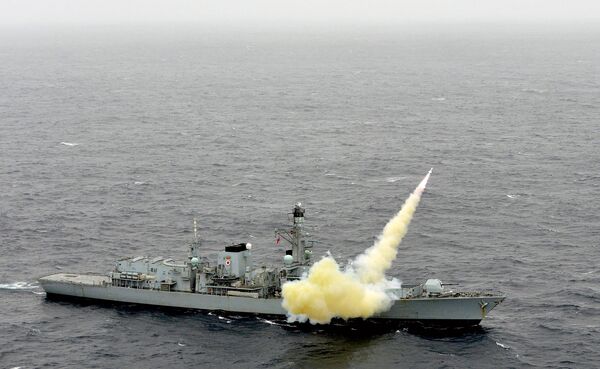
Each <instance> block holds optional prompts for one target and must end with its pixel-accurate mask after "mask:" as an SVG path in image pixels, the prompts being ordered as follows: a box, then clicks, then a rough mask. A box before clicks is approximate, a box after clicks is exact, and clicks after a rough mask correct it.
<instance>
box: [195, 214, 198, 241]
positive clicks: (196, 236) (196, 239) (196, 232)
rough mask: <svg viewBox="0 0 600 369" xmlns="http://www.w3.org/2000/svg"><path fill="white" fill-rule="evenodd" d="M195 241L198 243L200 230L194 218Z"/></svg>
mask: <svg viewBox="0 0 600 369" xmlns="http://www.w3.org/2000/svg"><path fill="white" fill-rule="evenodd" d="M194 241H196V242H197V241H198V228H197V225H196V218H194Z"/></svg>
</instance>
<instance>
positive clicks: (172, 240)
mask: <svg viewBox="0 0 600 369" xmlns="http://www.w3.org/2000/svg"><path fill="white" fill-rule="evenodd" d="M599 135H600V32H598V30H597V29H596V30H585V29H579V30H570V29H568V28H566V27H564V28H561V29H560V30H554V31H535V30H533V31H532V30H526V29H525V30H520V29H505V30H501V29H496V30H495V31H494V32H487V31H485V30H484V29H482V30H480V31H474V30H471V31H456V30H438V31H435V30H430V31H423V30H412V31H406V30H404V31H403V30H391V29H388V30H366V29H362V30H347V31H344V32H342V31H334V30H331V29H330V30H328V31H323V32H318V31H316V30H311V31H306V32H304V31H302V30H299V29H296V30H294V31H292V30H287V31H277V30H272V31H268V30H263V31H249V30H247V29H242V28H240V29H237V30H236V29H230V30H227V31H226V30H214V29H212V30H209V29H200V28H193V27H179V28H174V27H171V28H169V27H166V26H156V27H153V26H152V27H151V26H147V27H143V26H139V27H132V28H123V27H96V28H85V27H80V28H48V29H33V28H30V29H17V28H2V29H1V32H0V189H1V191H0V308H1V312H0V367H1V368H12V367H21V368H117V367H122V368H150V367H159V368H160V367H169V368H191V367H201V368H271V367H272V368H318V367H330V368H345V367H351V368H388V367H397V368H404V367H406V368H409V367H410V368H415V367H419V368H421V367H422V368H442V367H444V368H455V367H459V368H464V367H468V368H498V367H516V368H522V367H523V368H528V367H565V368H593V367H598V366H600V351H599V350H598V348H599V347H600V265H599V263H600V251H599V245H600V212H599V207H600V140H599ZM431 167H434V172H433V175H432V177H431V180H430V182H429V188H428V190H427V191H426V193H425V195H424V197H423V200H422V202H421V205H420V207H419V209H418V210H417V213H416V216H415V218H414V220H413V223H412V224H411V227H410V230H409V233H408V235H407V237H406V238H405V239H404V241H403V243H402V244H401V246H400V252H399V257H398V260H397V261H396V262H395V264H394V267H393V269H392V270H391V271H390V273H389V274H390V275H393V276H396V277H398V278H400V279H401V280H403V281H405V282H414V281H424V280H425V279H426V278H430V277H431V278H433V277H435V278H440V279H442V280H443V281H444V282H448V283H460V287H461V288H464V289H492V290H498V291H501V292H503V293H505V294H506V295H507V299H506V300H505V301H504V303H502V304H501V305H500V306H498V307H497V308H496V309H495V310H494V311H493V312H492V313H491V314H490V316H489V317H488V318H487V319H485V320H484V321H483V322H482V329H480V330H477V331H469V332H462V333H459V334H444V333H439V332H438V333H436V332H433V333H431V332H430V333H423V332H412V331H410V330H405V329H399V330H396V329H392V330H387V331H385V330H384V331H383V332H379V331H378V332H367V331H365V332H362V331H360V330H345V329H341V330H336V329H330V328H327V327H317V328H313V329H298V328H296V327H288V326H287V325H285V324H279V323H278V322H271V321H269V320H265V319H261V318H255V317H238V316H235V315H233V316H219V315H218V314H206V313H199V312H170V311H161V310H156V309H145V308H136V307H129V306H125V307H123V306H120V307H110V306H99V305H94V304H92V305H85V304H74V303H68V302H55V301H48V300H46V299H45V295H44V293H43V291H42V290H41V288H40V287H39V285H38V283H37V282H36V280H37V278H39V277H41V276H44V275H47V274H51V273H56V272H60V271H64V272H66V271H72V272H89V271H94V272H100V273H105V272H108V271H109V270H111V269H112V266H113V262H114V261H115V260H116V259H117V258H119V257H122V256H130V255H131V256H133V255H157V256H171V257H175V258H183V257H184V256H185V255H186V250H187V246H186V243H187V242H188V241H189V240H191V238H192V231H191V229H192V219H193V218H194V217H197V218H198V219H199V224H200V233H201V236H202V239H203V240H204V246H203V247H204V252H205V255H213V254H215V253H216V252H217V251H218V250H220V249H221V248H222V247H223V246H224V245H226V244H229V243H231V242H252V244H253V245H254V248H253V253H254V258H255V263H256V264H259V265H260V264H262V263H265V264H266V263H279V262H280V260H281V257H282V251H281V248H280V247H277V246H275V244H274V235H273V230H274V228H276V227H280V226H282V225H284V224H286V223H287V215H286V214H287V213H288V212H289V211H290V209H291V206H292V205H293V204H294V203H295V202H297V201H302V202H303V204H304V205H305V206H306V209H307V210H306V217H307V218H306V225H307V226H308V227H309V228H310V231H311V233H312V235H313V237H314V238H315V239H318V240H320V241H321V243H320V244H318V247H317V252H316V254H317V255H324V254H325V252H326V251H327V250H330V251H331V253H332V254H333V255H334V256H335V257H336V258H337V260H338V261H340V262H342V263H345V262H346V261H347V260H348V259H350V258H352V257H354V256H356V255H358V254H359V253H360V252H361V251H362V250H364V249H365V248H367V247H368V246H370V245H371V244H372V243H373V240H374V238H375V237H376V236H377V234H378V233H379V232H380V231H381V229H382V227H383V226H384V225H385V223H386V221H387V220H388V219H389V218H390V217H391V216H392V215H393V214H394V213H395V212H396V211H397V210H398V209H399V208H400V206H401V204H402V202H403V201H404V199H405V198H406V197H407V196H408V194H409V193H410V192H411V191H412V190H413V189H414V187H415V186H416V185H417V184H418V182H419V181H420V179H421V178H422V177H423V176H424V175H425V174H426V173H427V171H428V170H429V168H431Z"/></svg>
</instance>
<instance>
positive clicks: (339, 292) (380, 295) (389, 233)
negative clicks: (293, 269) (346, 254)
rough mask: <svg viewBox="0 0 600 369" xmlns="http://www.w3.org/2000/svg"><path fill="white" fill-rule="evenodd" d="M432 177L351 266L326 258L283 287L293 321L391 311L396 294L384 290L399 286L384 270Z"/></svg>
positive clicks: (426, 178) (361, 315)
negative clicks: (346, 268) (346, 267)
mask: <svg viewBox="0 0 600 369" xmlns="http://www.w3.org/2000/svg"><path fill="white" fill-rule="evenodd" d="M430 175H431V170H430V171H429V173H427V175H426V176H425V178H424V179H423V180H422V181H421V183H419V185H418V186H417V188H416V189H415V191H414V192H413V193H412V194H411V195H410V196H409V198H408V199H407V200H406V201H405V202H404V205H402V208H401V209H400V211H399V212H398V213H397V214H396V215H395V216H394V217H393V218H392V219H391V220H390V221H389V222H388V223H387V224H386V226H385V228H384V229H383V232H382V234H381V236H380V237H379V239H378V241H377V242H376V243H375V244H374V245H373V246H372V247H370V248H368V249H367V250H366V251H365V252H364V253H363V254H361V255H359V256H358V257H357V258H356V260H355V261H354V263H352V267H353V268H349V269H348V270H346V271H342V270H340V267H339V265H338V264H337V262H336V261H335V260H334V259H333V257H331V256H330V255H328V256H326V257H324V258H323V259H321V260H320V261H318V262H317V263H315V264H314V265H313V266H312V267H311V268H310V270H309V272H308V275H307V276H306V277H305V278H302V279H301V280H298V281H291V282H287V283H285V284H284V285H283V287H282V295H283V302H282V306H283V307H284V308H285V309H286V310H287V311H288V313H289V316H290V320H291V321H305V320H307V319H308V320H310V322H311V323H313V324H314V323H321V324H325V323H329V322H330V321H331V319H332V318H334V317H340V318H343V319H349V318H358V317H361V318H368V317H371V316H373V315H375V314H377V313H380V312H383V311H386V310H388V309H389V308H390V307H391V305H392V303H393V299H394V296H393V295H391V293H389V292H388V290H389V289H390V288H392V287H397V285H395V284H397V282H396V281H394V280H388V279H386V278H385V272H386V271H387V270H388V269H389V268H390V267H391V265H392V262H393V261H394V259H395V258H396V254H397V249H398V245H399V244H400V242H401V241H402V238H403V237H404V235H405V234H406V232H407V229H408V224H409V223H410V220H411V219H412V216H413V214H414V212H415V210H416V208H417V205H418V204H419V200H420V198H421V194H422V193H423V191H424V190H425V186H426V185H427V180H428V179H429V176H430ZM394 285H395V286H394Z"/></svg>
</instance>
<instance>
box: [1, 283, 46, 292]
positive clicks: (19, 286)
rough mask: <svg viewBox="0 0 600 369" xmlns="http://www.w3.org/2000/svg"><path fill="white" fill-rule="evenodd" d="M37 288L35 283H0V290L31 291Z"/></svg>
mask: <svg viewBox="0 0 600 369" xmlns="http://www.w3.org/2000/svg"><path fill="white" fill-rule="evenodd" d="M35 288H38V285H37V283H29V282H13V283H0V290H32V289H35Z"/></svg>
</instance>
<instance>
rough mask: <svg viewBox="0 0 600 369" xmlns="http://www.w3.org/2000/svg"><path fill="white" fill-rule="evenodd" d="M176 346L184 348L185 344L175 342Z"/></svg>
mask: <svg viewBox="0 0 600 369" xmlns="http://www.w3.org/2000/svg"><path fill="white" fill-rule="evenodd" d="M177 346H180V347H185V343H181V342H177Z"/></svg>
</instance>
